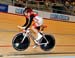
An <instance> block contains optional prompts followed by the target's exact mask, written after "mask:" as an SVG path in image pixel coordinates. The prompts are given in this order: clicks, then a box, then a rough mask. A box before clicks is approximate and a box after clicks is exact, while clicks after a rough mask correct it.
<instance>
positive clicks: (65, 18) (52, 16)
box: [50, 13, 69, 20]
mask: <svg viewBox="0 0 75 58" xmlns="http://www.w3.org/2000/svg"><path fill="white" fill-rule="evenodd" d="M50 18H51V19H57V20H69V16H66V15H64V14H57V13H52V14H50Z"/></svg>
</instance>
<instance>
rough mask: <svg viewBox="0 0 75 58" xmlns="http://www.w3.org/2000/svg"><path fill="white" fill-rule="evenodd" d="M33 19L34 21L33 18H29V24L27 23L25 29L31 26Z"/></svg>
mask: <svg viewBox="0 0 75 58" xmlns="http://www.w3.org/2000/svg"><path fill="white" fill-rule="evenodd" d="M32 21H33V19H31V18H30V19H29V22H28V24H27V26H26V28H25V30H26V29H27V28H29V27H30V25H31V23H32Z"/></svg>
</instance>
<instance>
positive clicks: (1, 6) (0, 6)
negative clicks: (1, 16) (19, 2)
mask: <svg viewBox="0 0 75 58" xmlns="http://www.w3.org/2000/svg"><path fill="white" fill-rule="evenodd" d="M0 12H8V5H6V4H0Z"/></svg>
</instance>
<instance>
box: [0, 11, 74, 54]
mask: <svg viewBox="0 0 75 58" xmlns="http://www.w3.org/2000/svg"><path fill="white" fill-rule="evenodd" d="M24 23H25V17H23V16H18V15H13V14H7V13H1V12H0V54H2V55H12V54H27V55H28V54H50V55H75V23H72V22H63V21H54V20H48V19H44V24H46V25H47V26H48V27H47V28H46V29H45V30H44V32H45V33H47V34H51V35H53V36H54V38H55V40H56V44H55V47H54V48H53V49H52V50H50V51H47V52H46V51H43V50H41V49H40V48H39V47H37V48H36V49H33V48H32V46H33V45H34V44H33V42H32V41H31V45H30V47H29V48H28V49H27V50H25V51H21V52H20V51H16V50H15V49H13V47H12V38H13V36H14V35H15V34H17V33H18V31H19V29H18V28H17V25H21V26H22V25H23V24H24ZM35 51H36V52H35Z"/></svg>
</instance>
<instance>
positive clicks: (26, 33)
mask: <svg viewBox="0 0 75 58" xmlns="http://www.w3.org/2000/svg"><path fill="white" fill-rule="evenodd" d="M31 33H32V32H31V31H30V29H29V28H28V29H27V30H26V32H24V33H23V35H24V38H23V40H22V41H21V42H23V41H24V39H25V37H27V36H28V37H30V38H31V39H32V40H33V42H34V43H35V41H34V40H35V38H34V36H33V35H32V34H31ZM42 37H43V38H44V39H45V40H46V43H41V42H40V44H39V45H43V44H44V45H45V46H46V45H47V44H48V40H47V39H46V37H45V34H43V33H42ZM41 41H42V39H41ZM35 44H36V43H35Z"/></svg>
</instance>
